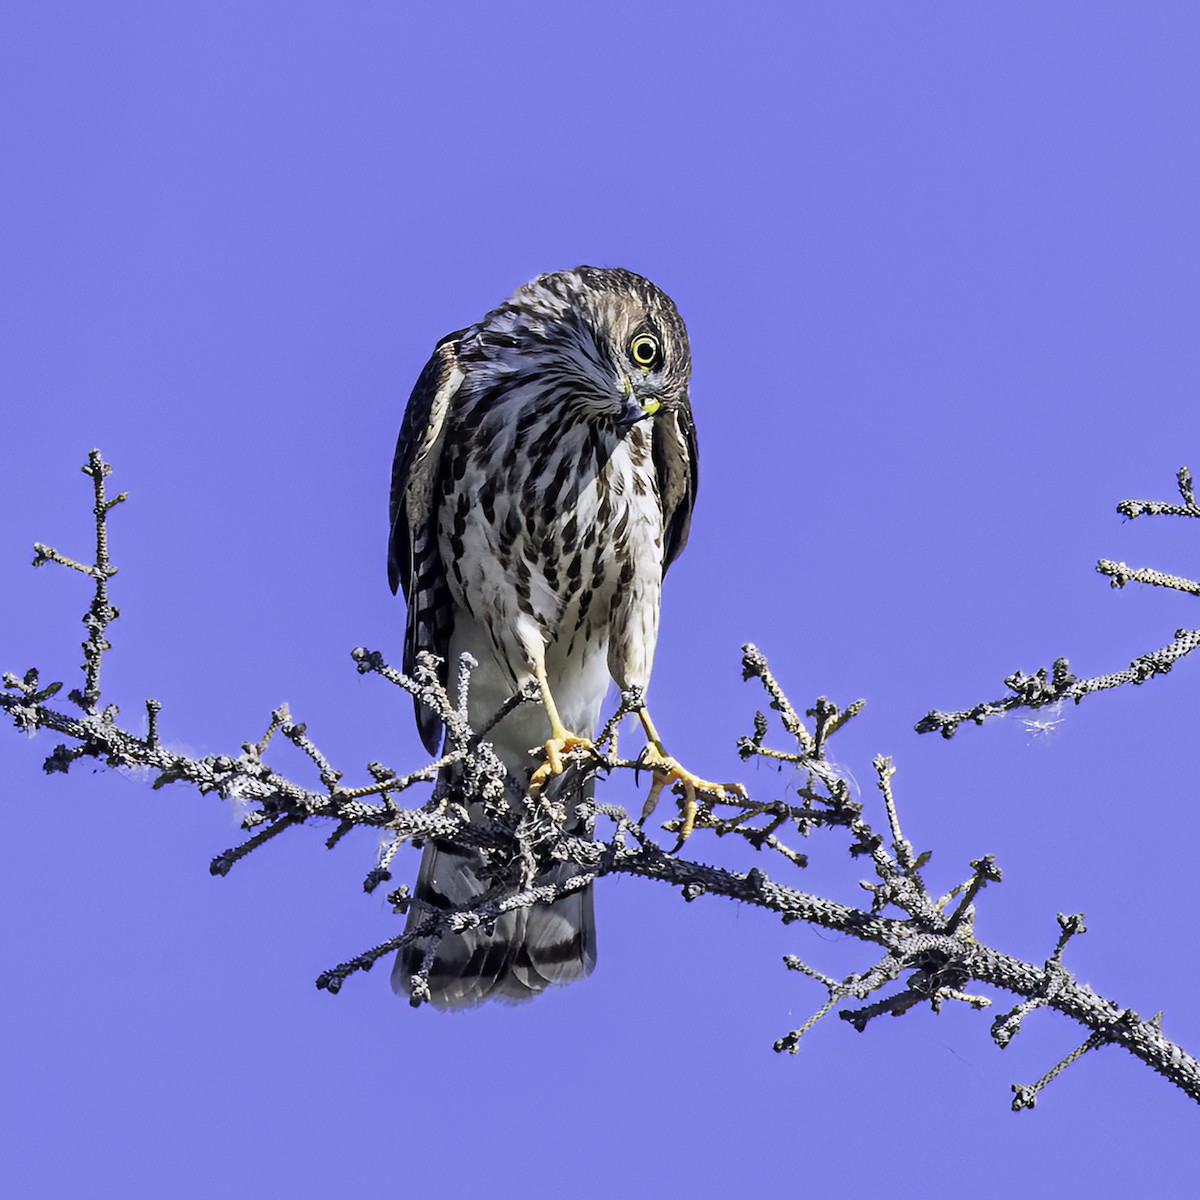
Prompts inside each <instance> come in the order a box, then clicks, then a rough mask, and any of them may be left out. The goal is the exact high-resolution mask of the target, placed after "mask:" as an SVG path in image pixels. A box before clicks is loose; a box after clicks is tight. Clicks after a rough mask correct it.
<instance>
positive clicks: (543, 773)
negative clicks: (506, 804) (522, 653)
mask: <svg viewBox="0 0 1200 1200" xmlns="http://www.w3.org/2000/svg"><path fill="white" fill-rule="evenodd" d="M533 675H534V678H535V679H536V680H537V685H538V690H539V691H540V692H541V694H542V706H543V707H544V708H545V710H546V717H547V718H548V719H549V721H550V738H549V740H548V741H547V742H546V743H545V746H544V751H545V755H546V758H545V760H544V761H543V763H542V765H541V766H540V767H538V769H537V770H536V771H534V773H533V776H532V777H531V778H530V780H529V794H530V795H531V796H536V795H537V794H538V792H540V791H541V790H542V788H543V787H545V786H546V780H547V779H549V778H550V776H551V775H561V774H562V773H563V759H562V756H563V755H564V754H566V753H568V752H569V751H571V750H591V749H592V748H593V745H594V743H593V742H592V739H591V738H585V737H579V736H578V735H576V734H574V733H571V732H570V730H568V729H567V727H566V726H565V725H564V724H563V723H562V717H560V716H559V715H558V705H557V704H555V703H554V696H553V695H552V694H551V692H550V681H549V680H548V679H547V678H546V668H545V667H544V666H543V665H542V664H541V663H535V664H534V668H533Z"/></svg>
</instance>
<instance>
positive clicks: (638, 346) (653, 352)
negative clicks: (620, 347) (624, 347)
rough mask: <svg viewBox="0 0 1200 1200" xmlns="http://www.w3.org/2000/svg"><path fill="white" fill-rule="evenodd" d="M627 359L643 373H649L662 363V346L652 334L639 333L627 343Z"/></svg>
mask: <svg viewBox="0 0 1200 1200" xmlns="http://www.w3.org/2000/svg"><path fill="white" fill-rule="evenodd" d="M629 357H630V358H631V359H633V361H634V364H635V365H636V366H639V367H641V368H642V370H643V371H651V370H653V369H654V368H655V367H657V366H658V365H659V363H661V362H662V346H660V345H659V342H658V338H656V337H655V336H654V334H652V333H639V334H638V335H637V336H636V337H635V338H634V339H633V340H632V341H631V342H630V343H629Z"/></svg>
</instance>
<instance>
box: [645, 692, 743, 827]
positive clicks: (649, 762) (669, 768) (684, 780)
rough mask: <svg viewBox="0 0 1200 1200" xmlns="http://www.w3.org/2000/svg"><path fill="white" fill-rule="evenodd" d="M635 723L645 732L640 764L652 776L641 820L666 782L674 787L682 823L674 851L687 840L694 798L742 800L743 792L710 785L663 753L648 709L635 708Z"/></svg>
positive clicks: (693, 818)
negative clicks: (728, 795) (703, 794)
mask: <svg viewBox="0 0 1200 1200" xmlns="http://www.w3.org/2000/svg"><path fill="white" fill-rule="evenodd" d="M638 720H639V721H641V723H642V728H643V729H644V730H645V731H646V749H645V751H644V752H643V754H642V764H643V765H644V766H646V767H649V768H650V770H651V772H652V773H653V775H654V782H653V783H651V785H650V794H649V795H648V796H647V797H646V803H645V805H644V806H643V807H642V821H645V820H646V819H647V818H648V817H649V816H650V814H651V813H652V812H653V811H654V809H655V807H656V806H657V804H658V798H659V796H660V795H662V791H663V788H665V787H666V786H667V784H669V783H674V784H678V785H679V786H678V788H677V793H678V796H679V811H680V815H681V816H682V817H683V824H682V825H681V826H680V829H679V841H678V843H677V844H676V846H675V849H676V850H678V849H679V847H680V846H682V845H683V843H684V842H685V841H687V839H688V836H689V835H690V834H691V832H692V827H693V826H694V825H695V823H696V810H697V807H698V805H697V803H696V796H697V795H698V794H699V793H701V792H707V793H708V794H709V795H711V796H716V797H718V798H723V797H724V795H725V793H726V792H733V793H734V795H737V796H741V797H742V798H743V799H745V796H746V789H745V788H744V787H742V785H741V784H740V783H710V782H709V781H708V780H707V779H701V778H700V776H699V775H693V774H692V772H691V771H689V770H687V769H686V768H684V767H682V766H680V765H679V763H677V762H676V761H675V759H673V758H672V757H671V756H670V755H669V754H668V753H667V752H666V750H665V749H664V747H663V744H662V738H660V737H659V736H658V730H657V729H655V728H654V722H653V721H652V720H650V711H649V709H647V708H644V707H643V708H639V709H638Z"/></svg>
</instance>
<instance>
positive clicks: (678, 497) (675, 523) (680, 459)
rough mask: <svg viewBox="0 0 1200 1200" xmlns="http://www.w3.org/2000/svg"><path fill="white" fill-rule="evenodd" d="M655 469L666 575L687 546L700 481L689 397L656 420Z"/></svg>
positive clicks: (664, 571)
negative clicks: (661, 512)
mask: <svg viewBox="0 0 1200 1200" xmlns="http://www.w3.org/2000/svg"><path fill="white" fill-rule="evenodd" d="M652 449H653V455H654V471H655V474H656V475H657V476H658V495H659V498H660V499H661V500H662V506H663V525H664V531H665V532H664V538H663V574H664V575H665V574H666V573H667V568H668V567H669V566H670V565H671V564H672V563H673V562H674V561H675V560H676V559H677V558H678V557H679V555H680V554H681V553H682V551H683V548H684V546H686V545H687V540H688V529H689V527H690V526H691V523H692V507H693V506H694V505H695V503H696V487H697V484H698V482H699V475H698V467H699V457H698V454H697V451H696V426H695V423H694V422H693V421H692V406H691V405H690V404H689V403H688V401H687V399H686V398H685V399H684V401H683V403H682V404H680V405H679V406H678V407H672V408H671V410H670V411H669V412H667V413H666V414H665V415H664V416H662V417H660V418H659V419H658V420H657V421H655V422H654V441H653V448H652Z"/></svg>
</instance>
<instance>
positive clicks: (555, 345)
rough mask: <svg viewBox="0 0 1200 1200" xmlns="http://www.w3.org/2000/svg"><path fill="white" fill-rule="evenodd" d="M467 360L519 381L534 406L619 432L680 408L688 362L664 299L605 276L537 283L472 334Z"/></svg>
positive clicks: (641, 283)
mask: <svg viewBox="0 0 1200 1200" xmlns="http://www.w3.org/2000/svg"><path fill="white" fill-rule="evenodd" d="M474 332H475V338H474V339H473V340H474V341H475V347H474V349H475V350H476V352H481V353H485V354H486V356H487V357H488V358H489V360H490V361H491V363H492V365H493V367H494V368H497V369H501V370H507V371H510V372H511V376H510V386H512V385H517V384H520V383H524V382H526V381H528V382H529V383H531V384H533V383H536V385H537V386H536V387H535V388H533V389H531V390H533V391H534V392H536V394H537V395H538V398H539V399H538V403H539V405H545V406H547V407H553V406H557V405H568V406H570V407H571V408H572V409H573V410H574V411H575V412H577V413H578V414H579V415H580V417H582V418H583V419H585V420H588V421H589V422H593V423H597V424H603V425H607V426H609V427H611V428H613V429H616V430H617V431H624V430H627V429H630V428H632V427H633V426H634V425H636V424H638V423H640V422H642V421H645V420H649V419H651V418H653V417H654V416H655V415H656V414H657V413H660V412H668V411H670V410H671V409H672V408H674V407H676V406H678V405H681V404H685V403H686V402H687V394H688V378H689V376H690V375H691V368H692V360H691V352H690V350H689V349H688V339H687V330H686V329H685V328H684V324H683V321H682V319H681V318H680V316H679V313H678V311H677V310H676V308H675V305H674V304H673V303H672V301H671V299H670V298H669V297H668V296H667V295H666V294H665V293H664V292H662V291H660V290H659V289H658V288H657V287H655V286H654V284H652V283H651V282H650V281H649V280H648V279H644V278H643V277H642V276H640V275H635V274H633V273H632V272H631V271H623V270H619V269H616V268H607V267H575V268H574V269H573V270H569V271H556V272H554V273H553V274H550V275H541V276H539V277H538V278H537V279H535V280H534V281H533V282H532V283H527V284H525V285H524V287H521V288H518V289H517V290H516V291H515V292H514V293H513V294H512V296H510V297H509V298H508V300H506V301H505V302H504V303H503V304H502V305H501V306H500V307H499V308H497V309H494V310H493V311H492V312H490V313H488V315H487V316H486V317H485V318H484V319H483V321H482V322H480V324H479V325H478V326H476V329H475V331H474Z"/></svg>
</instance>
